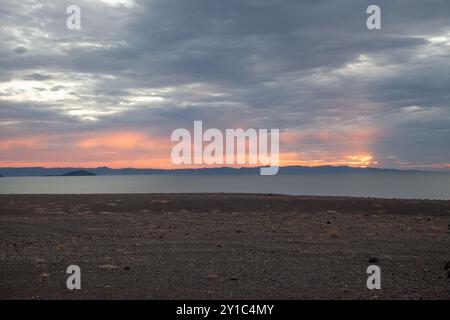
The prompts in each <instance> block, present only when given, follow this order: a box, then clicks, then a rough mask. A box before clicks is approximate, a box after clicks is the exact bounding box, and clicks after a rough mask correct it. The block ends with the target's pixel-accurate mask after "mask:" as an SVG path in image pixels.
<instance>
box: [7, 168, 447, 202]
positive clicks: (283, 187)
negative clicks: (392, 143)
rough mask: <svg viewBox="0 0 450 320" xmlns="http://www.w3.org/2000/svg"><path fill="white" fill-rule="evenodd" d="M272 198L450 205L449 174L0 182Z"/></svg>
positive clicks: (20, 186) (37, 190)
mask: <svg viewBox="0 0 450 320" xmlns="http://www.w3.org/2000/svg"><path fill="white" fill-rule="evenodd" d="M197 192H217V193H219V192H226V193H230V192H232V193H277V194H290V195H316V196H357V197H360V196H361V197H380V198H404V199H444V200H450V173H410V172H408V173H407V172H405V173H322V174H319V173H307V174H295V175H287V174H280V175H277V176H256V175H255V176H253V175H133V176H95V177H17V178H16V177H14V178H13V177H7V178H0V194H89V193H197Z"/></svg>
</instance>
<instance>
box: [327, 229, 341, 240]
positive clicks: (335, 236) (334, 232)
mask: <svg viewBox="0 0 450 320" xmlns="http://www.w3.org/2000/svg"><path fill="white" fill-rule="evenodd" d="M328 234H329V235H330V238H332V239H337V238H339V233H338V232H337V231H336V230H332V231H330V232H329V233H328Z"/></svg>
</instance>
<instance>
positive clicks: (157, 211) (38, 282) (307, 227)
mask: <svg viewBox="0 0 450 320" xmlns="http://www.w3.org/2000/svg"><path fill="white" fill-rule="evenodd" d="M0 241H1V242H0V268H1V269H0V272H1V274H0V298H1V299H131V298H133V299H449V298H450V279H449V276H450V274H448V272H449V271H448V270H445V269H446V268H447V269H448V268H449V267H450V263H447V262H448V261H449V260H450V201H415V200H414V201H412V200H380V199H368V198H323V197H322V198H319V197H295V196H278V195H244V194H195V195H194V194H184V195H168V194H154V195H151V194H149V195H142V194H141V195H0ZM446 263H447V266H446V268H445V265H446ZM71 264H75V265H78V266H79V267H80V268H81V274H82V276H81V282H82V288H81V290H75V291H70V290H68V289H67V287H66V279H67V277H68V276H69V275H68V274H66V269H67V267H68V266H69V265H71ZM371 264H376V265H378V266H380V268H381V272H382V280H381V281H382V289H381V290H373V291H370V290H368V289H367V288H366V280H367V277H368V275H367V273H366V269H367V267H368V266H369V265H371Z"/></svg>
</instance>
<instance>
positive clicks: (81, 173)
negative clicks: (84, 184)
mask: <svg viewBox="0 0 450 320" xmlns="http://www.w3.org/2000/svg"><path fill="white" fill-rule="evenodd" d="M80 176H96V174H95V173H92V172H89V171H84V170H79V171H72V172H67V173H64V174H63V177H80Z"/></svg>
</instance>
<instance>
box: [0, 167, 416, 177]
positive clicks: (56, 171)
mask: <svg viewBox="0 0 450 320" xmlns="http://www.w3.org/2000/svg"><path fill="white" fill-rule="evenodd" d="M80 172H81V173H83V172H84V173H86V172H87V173H90V175H99V176H106V175H108V176H112V175H137V174H189V175H208V174H209V175H212V174H226V175H230V174H237V175H239V174H255V175H259V173H260V167H254V168H229V167H224V168H199V169H135V168H123V169H112V168H108V167H98V168H42V167H28V168H0V176H2V175H3V176H5V177H36V176H63V175H86V174H81V173H80ZM339 172H420V171H417V170H397V169H380V168H354V167H348V166H319V167H304V166H287V167H280V171H279V174H296V173H339ZM74 173H78V174H74Z"/></svg>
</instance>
